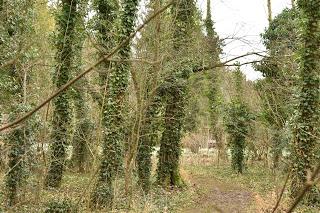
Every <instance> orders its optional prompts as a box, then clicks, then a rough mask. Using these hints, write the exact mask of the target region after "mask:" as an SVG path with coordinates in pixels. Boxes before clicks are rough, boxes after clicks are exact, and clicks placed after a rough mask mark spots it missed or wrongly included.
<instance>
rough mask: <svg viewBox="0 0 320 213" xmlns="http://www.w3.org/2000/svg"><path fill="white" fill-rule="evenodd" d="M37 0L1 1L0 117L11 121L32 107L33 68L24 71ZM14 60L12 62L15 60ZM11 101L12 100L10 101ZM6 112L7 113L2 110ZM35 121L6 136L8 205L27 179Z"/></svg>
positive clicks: (13, 201)
mask: <svg viewBox="0 0 320 213" xmlns="http://www.w3.org/2000/svg"><path fill="white" fill-rule="evenodd" d="M34 3H35V2H34V1H19V2H16V1H0V16H1V18H0V21H1V28H0V37H1V41H0V64H1V65H4V64H5V63H7V61H11V63H9V64H7V66H4V67H2V68H1V69H0V88H1V93H2V94H1V102H2V101H3V102H6V105H7V107H1V114H2V113H8V111H9V118H8V120H9V121H11V120H14V119H16V118H17V117H18V116H19V115H20V114H21V113H24V112H26V111H27V110H28V109H29V108H30V101H29V100H27V97H26V94H27V86H28V84H29V80H30V76H29V73H28V72H30V69H26V68H24V67H25V66H27V64H28V63H29V62H30V61H31V60H32V58H33V52H32V51H33V49H32V48H30V49H29V48H28V45H29V43H30V40H28V39H27V37H28V36H32V35H33V32H34V28H33V22H32V20H33V18H34V17H33V15H32V12H33V11H34ZM12 59H13V60H12ZM7 100H9V101H7ZM5 108H6V109H7V110H8V111H7V110H5ZM2 110H5V111H2ZM32 132H33V130H32V120H30V121H28V122H27V123H26V124H25V125H24V126H22V127H17V128H15V129H14V130H12V131H10V133H8V134H7V135H6V138H5V139H6V141H7V143H8V145H9V152H8V160H9V161H8V171H7V175H6V177H5V186H6V191H5V192H6V193H5V194H6V204H7V205H8V206H13V205H14V204H16V202H17V198H18V194H19V191H20V189H19V188H21V186H22V185H24V183H25V182H24V181H25V180H26V178H27V176H28V171H27V167H26V164H27V159H28V158H27V157H26V156H25V155H26V154H27V153H28V151H30V150H29V149H30V146H31V143H32V139H33V135H32Z"/></svg>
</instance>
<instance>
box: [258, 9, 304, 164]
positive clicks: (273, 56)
mask: <svg viewBox="0 0 320 213" xmlns="http://www.w3.org/2000/svg"><path fill="white" fill-rule="evenodd" d="M297 25H298V11H297V10H295V9H285V10H284V11H282V12H281V13H280V14H279V15H277V16H276V17H275V18H274V19H273V20H272V21H271V22H270V24H269V27H268V29H266V31H265V32H264V33H263V34H262V39H263V43H264V45H265V46H266V48H267V50H268V51H269V56H267V57H264V58H263V59H262V61H261V62H260V63H258V64H256V65H255V68H256V70H258V71H260V72H262V74H263V75H264V77H265V78H264V79H261V80H258V81H257V82H256V84H255V85H256V90H257V91H258V93H259V96H260V98H261V101H262V116H261V118H262V122H263V123H264V125H265V126H266V127H267V128H268V129H270V132H271V149H272V150H271V152H272V155H273V168H274V169H276V168H277V167H278V165H279V161H280V159H281V156H282V150H283V149H284V148H285V147H286V145H288V140H287V139H286V138H289V137H290V135H288V134H286V132H287V130H288V128H289V119H290V117H292V114H293V96H294V95H293V94H294V88H295V85H294V83H293V82H295V78H296V73H297V72H296V69H297V67H298V65H297V63H296V62H295V60H294V58H295V56H294V54H296V53H297V50H298V46H299V45H300V43H301V42H299V39H298V29H297V27H296V26H297ZM288 136H289V137H288Z"/></svg>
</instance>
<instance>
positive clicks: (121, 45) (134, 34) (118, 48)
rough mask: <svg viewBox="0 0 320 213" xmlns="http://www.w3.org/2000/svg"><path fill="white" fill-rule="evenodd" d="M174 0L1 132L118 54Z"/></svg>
mask: <svg viewBox="0 0 320 213" xmlns="http://www.w3.org/2000/svg"><path fill="white" fill-rule="evenodd" d="M173 2H174V0H172V1H170V2H169V3H168V4H167V5H166V6H164V7H163V8H162V9H160V10H159V11H157V12H155V13H154V14H153V15H152V16H150V17H149V18H148V19H146V21H145V22H144V23H143V24H141V25H140V26H139V27H138V28H137V29H136V31H135V32H133V33H132V34H131V35H130V36H129V37H127V38H126V39H124V40H123V41H122V42H121V43H120V44H119V45H118V46H116V47H115V48H114V49H113V50H112V51H111V52H110V53H109V54H107V55H105V56H103V57H101V58H100V59H99V60H98V61H97V62H96V63H95V64H93V65H92V66H91V67H89V68H88V69H86V70H85V71H83V72H82V73H80V74H79V75H78V76H76V77H75V78H74V79H72V80H70V81H69V82H68V83H66V84H65V85H64V86H62V87H61V88H60V89H58V90H57V91H56V92H54V93H53V94H52V95H50V96H49V97H48V98H47V99H46V100H44V101H43V102H42V103H40V104H39V105H38V106H37V107H35V108H34V109H33V110H31V111H30V112H28V113H26V114H25V115H24V116H22V117H20V118H18V119H16V120H15V121H13V122H11V123H8V124H5V125H4V126H2V127H1V128H0V132H2V131H4V130H6V129H9V128H11V127H13V126H15V125H17V124H19V123H21V122H23V121H25V120H26V119H28V118H29V117H30V116H31V115H33V114H34V113H36V112H37V111H39V110H40V109H41V108H42V107H44V106H45V105H46V104H47V103H49V102H50V101H51V100H52V99H54V98H55V97H57V96H58V95H59V94H60V93H62V92H64V91H65V90H67V89H68V88H69V87H70V86H72V85H73V84H74V83H76V82H77V81H78V80H80V79H81V78H82V77H84V76H85V75H87V74H88V73H90V72H91V71H92V70H94V68H95V67H97V66H98V65H100V64H101V63H102V62H104V61H106V60H109V59H110V58H111V56H113V55H114V54H116V53H117V52H118V51H119V50H120V49H121V48H122V47H123V46H124V45H126V44H127V43H128V42H130V40H131V39H133V38H134V37H135V36H136V34H137V33H138V32H139V31H140V30H142V29H143V28H144V27H145V26H146V25H147V24H148V23H149V22H151V21H152V20H153V19H154V18H155V17H157V16H158V15H159V14H161V13H162V12H164V11H165V10H167V9H168V8H169V7H170V6H171V5H172V4H173Z"/></svg>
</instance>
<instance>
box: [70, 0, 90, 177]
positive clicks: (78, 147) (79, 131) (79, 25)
mask: <svg viewBox="0 0 320 213" xmlns="http://www.w3.org/2000/svg"><path fill="white" fill-rule="evenodd" d="M87 6H88V0H80V1H79V6H78V11H77V13H78V16H77V19H76V25H75V34H76V37H77V39H76V41H75V44H74V55H75V57H74V60H73V66H72V67H73V73H72V74H73V75H74V76H75V75H77V74H79V72H80V71H81V68H82V66H83V62H82V53H83V52H82V50H83V45H84V40H85V20H84V19H85V16H86V14H87ZM87 87H88V85H87V79H86V78H84V79H81V80H80V81H79V82H77V84H75V85H74V87H73V90H72V92H71V94H72V100H73V104H74V107H75V110H74V111H75V112H74V117H75V121H74V122H75V130H74V135H73V141H72V146H73V151H72V163H73V165H74V166H76V167H77V169H78V171H79V172H84V165H85V163H86V160H87V158H88V154H89V153H88V140H89V139H90V135H91V134H90V130H92V128H91V126H92V124H91V121H90V119H89V117H88V113H89V105H88V97H87Z"/></svg>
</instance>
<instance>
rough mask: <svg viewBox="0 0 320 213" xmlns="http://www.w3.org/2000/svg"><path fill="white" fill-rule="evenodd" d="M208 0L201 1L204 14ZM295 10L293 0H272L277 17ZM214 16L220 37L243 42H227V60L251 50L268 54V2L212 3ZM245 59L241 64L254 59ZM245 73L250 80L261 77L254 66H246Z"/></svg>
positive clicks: (217, 0)
mask: <svg viewBox="0 0 320 213" xmlns="http://www.w3.org/2000/svg"><path fill="white" fill-rule="evenodd" d="M206 2H207V1H206V0H198V5H199V7H200V8H201V10H202V11H204V12H203V15H206V14H205V11H206V5H207V3H206ZM286 7H291V0H272V11H273V16H275V15H277V14H279V13H280V12H281V11H282V10H283V9H284V8H286ZM211 8H212V15H213V19H214V21H215V28H216V31H217V33H218V34H219V36H220V38H226V37H237V38H241V39H240V40H237V39H231V40H226V41H225V43H226V46H225V47H224V53H225V54H224V55H223V56H222V57H223V59H230V58H232V57H234V56H238V55H242V54H244V53H247V52H250V51H264V50H265V49H264V47H263V45H262V43H261V39H260V34H261V33H262V32H263V31H264V29H265V28H266V26H267V25H268V20H267V0H211ZM253 59H254V58H252V57H251V58H244V59H242V60H241V61H240V62H245V61H249V60H253ZM242 71H243V72H244V73H245V74H246V76H247V79H250V80H255V79H257V78H259V77H261V74H259V73H258V72H255V71H254V70H253V69H252V67H251V66H250V65H248V66H243V67H242Z"/></svg>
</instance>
